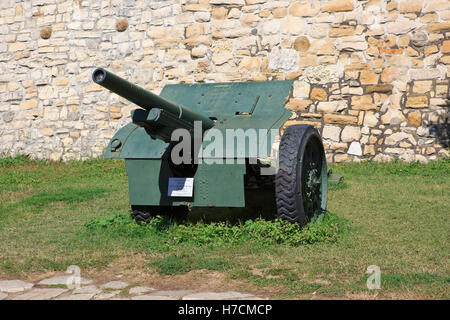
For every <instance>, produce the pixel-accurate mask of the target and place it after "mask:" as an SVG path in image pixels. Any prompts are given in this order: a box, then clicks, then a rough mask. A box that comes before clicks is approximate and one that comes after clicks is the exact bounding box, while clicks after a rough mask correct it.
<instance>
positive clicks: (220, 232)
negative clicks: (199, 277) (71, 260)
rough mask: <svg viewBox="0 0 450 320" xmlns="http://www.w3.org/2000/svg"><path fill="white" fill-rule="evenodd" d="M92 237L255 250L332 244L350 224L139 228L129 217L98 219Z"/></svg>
mask: <svg viewBox="0 0 450 320" xmlns="http://www.w3.org/2000/svg"><path fill="white" fill-rule="evenodd" d="M85 226H86V228H87V230H88V232H89V233H92V232H94V231H99V232H105V231H108V232H109V233H110V234H112V235H114V236H117V235H122V236H125V237H128V238H130V237H131V238H141V239H142V238H154V237H155V236H156V237H159V238H160V239H161V240H162V241H165V242H166V243H168V244H169V245H179V244H188V245H194V246H220V245H224V244H240V243H253V244H254V245H255V246H269V245H276V244H282V245H287V246H299V245H307V244H313V243H316V242H328V243H332V242H335V241H337V240H338V238H339V236H340V235H341V234H342V233H343V232H344V231H345V230H347V229H348V221H346V219H344V218H341V217H339V216H337V215H336V214H331V213H330V214H326V215H325V217H324V219H323V220H322V221H320V222H317V223H310V224H308V225H306V226H305V227H304V228H301V229H300V228H299V226H298V225H296V224H291V223H289V222H286V221H283V220H280V219H275V220H264V219H260V218H258V219H255V220H247V221H245V222H240V223H237V224H230V223H227V222H211V223H204V222H195V223H193V222H188V223H186V224H179V223H177V222H175V221H173V220H170V219H168V218H163V217H156V218H154V219H152V220H150V222H149V223H148V224H145V225H138V224H136V223H135V221H134V220H133V219H132V218H131V217H130V215H129V214H121V213H117V214H115V215H113V216H109V217H102V218H95V219H92V220H91V221H89V222H88V223H86V225H85Z"/></svg>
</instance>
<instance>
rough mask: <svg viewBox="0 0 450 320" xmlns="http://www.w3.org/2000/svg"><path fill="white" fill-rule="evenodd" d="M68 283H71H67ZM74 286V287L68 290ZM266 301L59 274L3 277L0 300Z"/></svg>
mask: <svg viewBox="0 0 450 320" xmlns="http://www.w3.org/2000/svg"><path fill="white" fill-rule="evenodd" d="M68 285H69V286H68ZM69 288H72V289H69ZM130 299H131V300H228V299H230V300H231V299H233V300H264V299H265V298H261V297H256V296H254V295H252V294H248V293H240V292H235V291H225V292H206V291H203V292H198V291H197V292H196V291H195V290H158V289H155V288H151V287H146V286H132V285H129V284H128V283H127V282H124V281H120V280H115V281H110V282H107V283H94V281H93V280H89V279H84V278H78V279H77V280H75V281H74V278H73V276H70V275H60V276H54V277H51V278H47V279H44V280H42V281H40V282H38V283H31V282H25V281H22V280H0V300H130Z"/></svg>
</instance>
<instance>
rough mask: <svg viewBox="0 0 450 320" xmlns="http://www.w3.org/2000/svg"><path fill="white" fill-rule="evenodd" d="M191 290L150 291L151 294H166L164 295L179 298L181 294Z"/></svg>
mask: <svg viewBox="0 0 450 320" xmlns="http://www.w3.org/2000/svg"><path fill="white" fill-rule="evenodd" d="M191 292H192V290H162V291H156V292H153V293H151V294H150V295H151V296H166V297H174V298H177V299H179V298H181V297H182V296H184V295H186V294H188V293H191Z"/></svg>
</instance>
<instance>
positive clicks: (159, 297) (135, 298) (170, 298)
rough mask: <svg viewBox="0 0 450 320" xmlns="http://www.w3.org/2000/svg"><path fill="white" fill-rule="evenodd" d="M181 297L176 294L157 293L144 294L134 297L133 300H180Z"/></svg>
mask: <svg viewBox="0 0 450 320" xmlns="http://www.w3.org/2000/svg"><path fill="white" fill-rule="evenodd" d="M179 299H180V298H177V297H174V296H157V295H151V294H147V295H142V296H135V297H132V298H131V300H179Z"/></svg>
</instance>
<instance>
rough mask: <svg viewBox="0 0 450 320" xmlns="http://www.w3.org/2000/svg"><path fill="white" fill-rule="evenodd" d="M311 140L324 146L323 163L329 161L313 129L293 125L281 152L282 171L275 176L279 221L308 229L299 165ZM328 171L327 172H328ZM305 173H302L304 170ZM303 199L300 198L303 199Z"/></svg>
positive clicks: (286, 133)
mask: <svg viewBox="0 0 450 320" xmlns="http://www.w3.org/2000/svg"><path fill="white" fill-rule="evenodd" d="M310 139H314V140H317V141H319V142H320V150H321V151H322V152H323V153H322V159H325V152H324V149H323V144H322V139H321V137H320V135H319V133H318V132H317V130H316V129H315V128H314V127H313V126H310V125H303V124H300V125H292V126H290V127H288V128H286V130H285V132H284V134H283V136H282V138H281V142H280V147H279V151H278V156H279V169H278V171H277V174H276V175H275V198H276V204H277V213H276V215H275V216H276V217H277V218H281V219H283V220H286V221H289V222H291V223H298V224H299V225H300V226H304V225H305V224H306V223H308V222H309V218H308V217H307V216H306V214H305V210H304V207H303V201H302V200H303V199H302V197H301V195H302V192H301V190H298V188H299V187H298V186H300V188H301V183H297V179H301V177H298V176H297V175H298V172H299V170H298V168H297V167H298V165H299V163H300V160H301V157H303V153H304V151H305V147H306V145H307V143H308V141H309V140H310ZM325 170H326V168H325ZM300 172H301V170H300ZM299 195H300V196H299Z"/></svg>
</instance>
